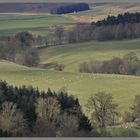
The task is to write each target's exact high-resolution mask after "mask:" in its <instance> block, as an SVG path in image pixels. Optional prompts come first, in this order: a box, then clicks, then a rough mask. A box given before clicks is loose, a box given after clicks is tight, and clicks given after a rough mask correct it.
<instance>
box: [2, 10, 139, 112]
mask: <svg viewBox="0 0 140 140" xmlns="http://www.w3.org/2000/svg"><path fill="white" fill-rule="evenodd" d="M97 11H98V10H97ZM88 12H90V11H87V14H88ZM75 15H76V14H75ZM72 16H73V15H71V14H70V15H66V16H58V15H57V16H56V15H26V16H25V15H0V36H5V35H11V34H15V33H17V32H21V31H28V32H31V33H33V34H37V35H47V34H48V33H51V32H52V27H53V26H55V25H71V24H74V23H76V21H75V20H74V19H72V18H71V17H72ZM129 52H136V54H137V55H138V57H140V40H139V39H136V40H124V41H107V42H97V41H93V42H85V43H77V44H67V45H60V46H52V47H48V48H46V49H40V50H39V55H40V59H41V62H40V64H48V65H51V64H53V63H56V64H63V65H64V66H65V69H64V71H63V72H58V71H54V70H51V69H49V70H47V69H41V68H28V67H24V66H19V65H16V64H14V63H10V62H7V61H2V60H1V61H0V80H6V81H7V82H8V83H9V84H12V85H18V86H20V85H32V86H33V87H38V88H39V89H40V90H47V89H48V88H51V89H52V90H55V91H59V90H60V89H62V88H66V89H67V91H68V93H69V94H72V95H75V96H76V97H78V98H79V99H80V103H81V105H82V106H83V109H84V110H85V105H86V103H87V99H88V98H89V97H90V96H93V95H94V94H96V93H97V92H100V91H104V92H107V93H110V94H111V95H112V96H113V97H114V100H115V102H117V103H118V104H119V111H120V112H122V113H123V112H124V111H127V110H128V109H129V107H130V105H131V104H132V102H133V99H134V97H135V95H137V94H140V85H139V83H140V77H135V76H124V75H113V74H112V75H105V74H81V73H79V72H78V68H79V64H80V63H82V62H85V61H89V60H99V61H103V60H107V59H111V58H112V57H115V56H119V57H122V56H123V55H125V54H127V53H129Z"/></svg>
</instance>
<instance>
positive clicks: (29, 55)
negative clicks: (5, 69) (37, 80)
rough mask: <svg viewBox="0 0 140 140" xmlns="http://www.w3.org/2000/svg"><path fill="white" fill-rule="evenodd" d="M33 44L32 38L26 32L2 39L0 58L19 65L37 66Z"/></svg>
mask: <svg viewBox="0 0 140 140" xmlns="http://www.w3.org/2000/svg"><path fill="white" fill-rule="evenodd" d="M33 43H34V37H33V35H32V34H30V33H28V32H21V33H17V34H16V35H14V36H8V37H2V38H0V58H1V59H5V60H8V61H12V62H15V63H18V64H21V65H27V66H34V65H37V64H38V62H39V55H38V52H37V50H36V48H35V47H33Z"/></svg>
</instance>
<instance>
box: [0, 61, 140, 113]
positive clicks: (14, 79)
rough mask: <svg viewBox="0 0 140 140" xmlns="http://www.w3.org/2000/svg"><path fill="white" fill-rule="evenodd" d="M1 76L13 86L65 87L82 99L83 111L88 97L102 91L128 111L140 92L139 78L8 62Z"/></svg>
mask: <svg viewBox="0 0 140 140" xmlns="http://www.w3.org/2000/svg"><path fill="white" fill-rule="evenodd" d="M0 79H1V80H6V81H7V82H8V83H9V84H12V85H18V86H19V85H33V86H34V87H39V89H40V90H47V89H48V87H50V88H51V89H52V90H55V91H59V90H60V89H61V88H63V87H66V89H67V91H68V92H69V94H73V95H75V96H76V97H78V98H79V99H80V103H81V105H82V106H83V109H84V110H85V104H86V103H87V99H88V98H89V97H90V96H93V95H94V94H95V93H97V92H99V91H105V92H107V93H110V94H111V95H113V97H114V99H115V102H117V103H118V104H119V111H120V112H124V111H126V110H128V109H129V107H130V105H131V104H132V101H133V99H134V96H135V95H136V94H140V77H134V76H120V75H104V74H80V73H67V72H56V71H49V70H43V69H37V68H27V67H23V66H19V65H16V64H13V63H9V62H5V61H0Z"/></svg>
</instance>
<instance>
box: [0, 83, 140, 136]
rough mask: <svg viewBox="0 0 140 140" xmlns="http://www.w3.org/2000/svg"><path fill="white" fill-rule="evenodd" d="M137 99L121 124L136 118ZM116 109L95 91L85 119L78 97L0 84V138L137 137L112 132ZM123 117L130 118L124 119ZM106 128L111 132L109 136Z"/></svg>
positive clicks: (139, 102) (107, 97)
mask: <svg viewBox="0 0 140 140" xmlns="http://www.w3.org/2000/svg"><path fill="white" fill-rule="evenodd" d="M139 99H140V96H139V95H137V96H136V97H135V100H134V104H133V106H132V107H131V112H127V113H125V115H124V117H123V118H124V119H123V123H127V122H135V121H136V119H138V118H139V117H140V113H139V106H140V100H139ZM117 107H118V104H116V103H115V102H114V101H113V97H112V96H111V95H110V94H108V93H105V92H98V93H97V94H95V95H94V96H92V97H90V98H89V100H88V103H87V109H88V111H89V113H90V114H91V117H90V119H89V118H88V117H87V116H85V114H84V113H83V112H82V108H81V106H80V104H79V100H78V98H76V97H74V96H71V95H68V94H67V92H66V90H60V91H59V92H58V93H56V92H52V91H51V90H50V89H48V91H47V92H44V91H39V90H38V89H35V88H33V87H32V86H28V87H26V86H21V87H13V86H11V85H8V84H7V83H6V82H3V81H0V136H1V137H91V136H92V137H95V136H96V137H97V136H98V137H99V136H137V133H136V132H135V131H134V130H133V131H131V130H130V129H125V128H122V129H123V130H122V131H118V132H117V131H115V130H114V129H115V128H116V127H115V126H118V124H120V121H119V120H120V118H119V117H120V114H118V108H117ZM126 114H129V115H128V117H129V118H130V116H131V118H133V119H132V120H128V117H127V116H126ZM108 128H109V129H112V132H111V133H110V131H109V129H108ZM119 130H121V129H119Z"/></svg>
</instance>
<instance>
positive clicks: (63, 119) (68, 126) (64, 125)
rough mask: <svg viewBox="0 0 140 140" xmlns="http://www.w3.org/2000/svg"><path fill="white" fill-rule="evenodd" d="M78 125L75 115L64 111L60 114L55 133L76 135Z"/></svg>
mask: <svg viewBox="0 0 140 140" xmlns="http://www.w3.org/2000/svg"><path fill="white" fill-rule="evenodd" d="M78 126H79V124H78V118H77V117H76V116H73V115H69V114H67V113H64V114H62V115H61V116H60V129H59V131H58V132H57V135H58V136H63V137H68V136H69V137H72V136H76V135H77V131H78Z"/></svg>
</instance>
